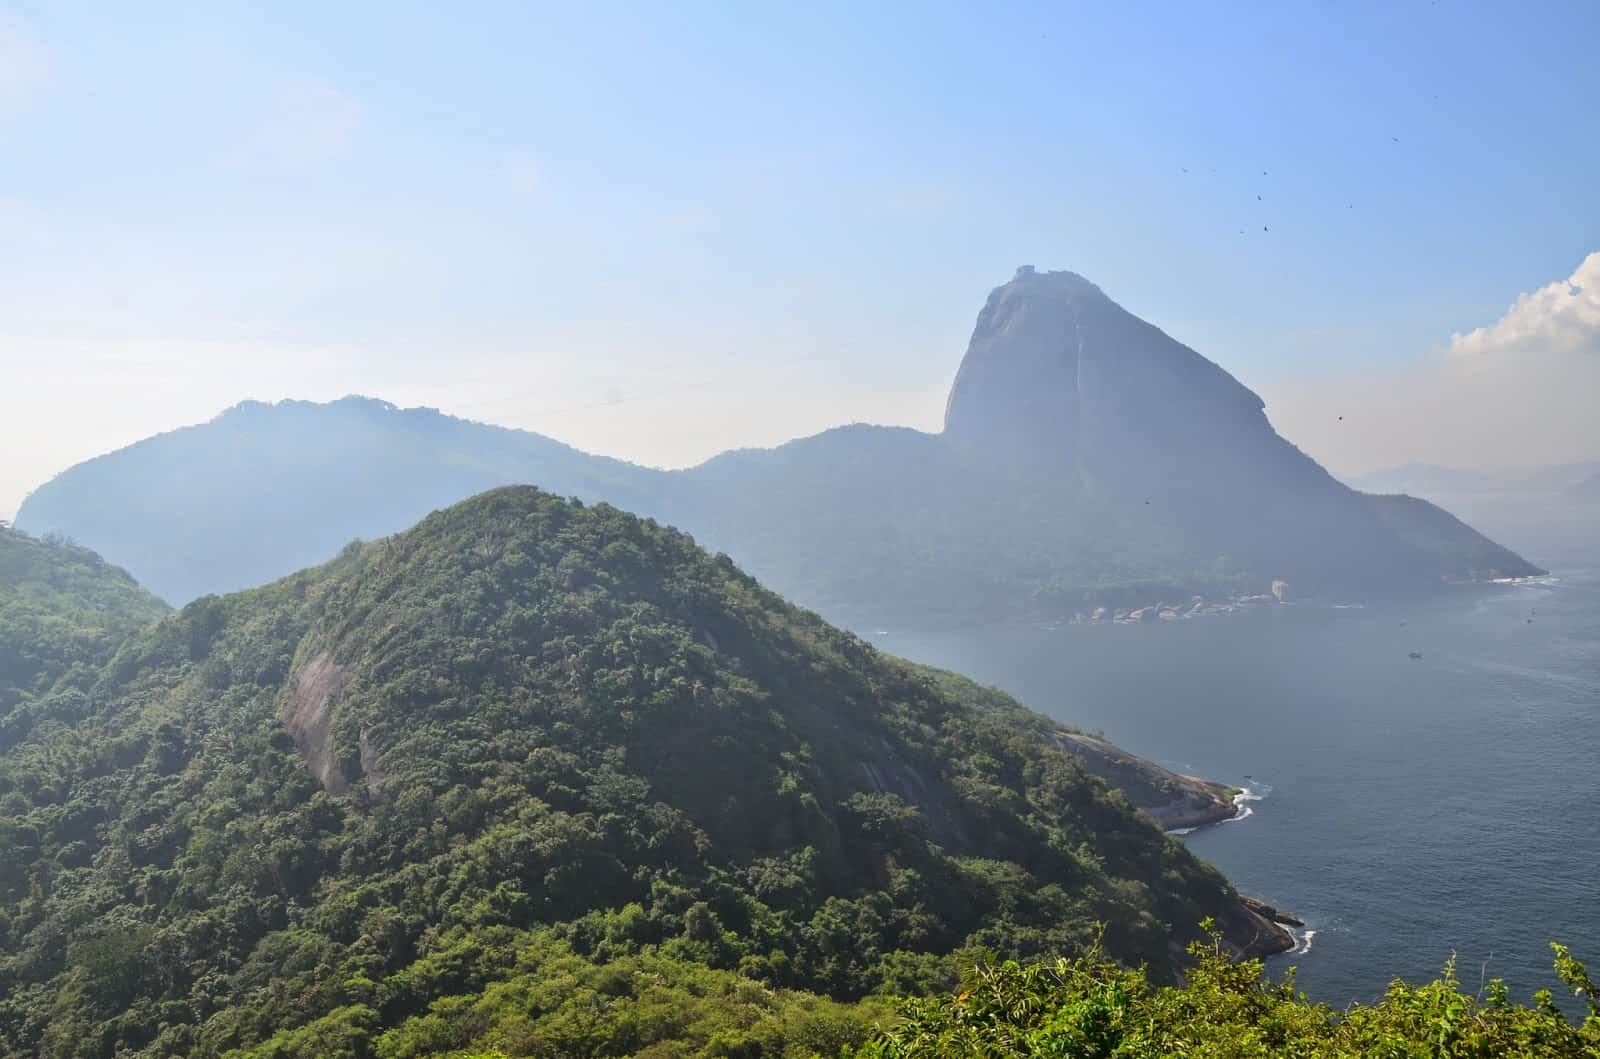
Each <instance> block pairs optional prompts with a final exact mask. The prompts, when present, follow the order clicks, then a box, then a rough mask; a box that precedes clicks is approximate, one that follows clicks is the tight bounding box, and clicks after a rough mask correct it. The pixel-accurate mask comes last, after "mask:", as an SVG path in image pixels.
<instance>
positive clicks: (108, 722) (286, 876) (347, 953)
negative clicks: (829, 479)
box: [0, 487, 1291, 1059]
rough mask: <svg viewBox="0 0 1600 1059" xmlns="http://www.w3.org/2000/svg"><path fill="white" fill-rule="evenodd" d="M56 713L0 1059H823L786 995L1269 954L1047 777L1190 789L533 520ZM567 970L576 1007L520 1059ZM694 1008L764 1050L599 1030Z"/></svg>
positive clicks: (1194, 882)
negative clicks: (1208, 938)
mask: <svg viewBox="0 0 1600 1059" xmlns="http://www.w3.org/2000/svg"><path fill="white" fill-rule="evenodd" d="M86 589H87V591H86V592H85V594H84V596H83V597H82V598H81V607H82V608H89V609H93V608H94V607H95V606H97V605H98V603H97V602H96V601H98V600H101V599H103V598H104V593H102V592H101V591H100V590H99V589H98V588H97V587H95V586H94V585H93V584H90V585H87V586H86ZM135 609H136V611H137V612H138V613H140V614H143V613H145V612H146V611H148V610H149V609H150V608H149V607H148V605H143V604H142V605H140V606H139V607H137V608H135ZM53 694H55V695H57V696H63V695H66V694H67V693H66V692H60V691H58V692H55V693H53ZM42 701H44V702H45V703H47V704H48V703H49V702H50V697H49V696H46V698H45V699H44V700H42ZM71 707H72V709H74V710H75V711H76V719H75V723H74V724H73V725H72V726H71V727H70V728H66V727H61V726H54V727H50V726H40V727H37V728H35V729H34V730H32V731H30V732H28V733H25V736H24V738H23V739H22V740H20V741H14V742H12V743H11V744H6V745H0V804H3V811H0V837H3V838H4V840H5V841H4V842H3V843H0V983H4V986H5V990H4V991H3V992H0V1054H4V1055H7V1056H10V1055H18V1056H21V1055H58V1056H95V1057H102V1056H103V1057H106V1059H109V1057H111V1056H112V1055H135V1054H137V1055H150V1056H157V1055H163V1056H164V1055H185V1056H219V1055H222V1054H224V1053H226V1054H229V1055H259V1056H263V1057H264V1056H288V1055H293V1056H313V1055H316V1056H322V1055H397V1056H398V1055H417V1056H420V1055H433V1054H445V1053H451V1054H461V1053H459V1052H457V1049H458V1048H460V1047H462V1046H463V1045H464V1044H466V1043H467V1042H469V1041H473V1040H477V1039H479V1038H480V1037H486V1038H487V1039H488V1040H489V1041H490V1042H492V1043H493V1044H496V1045H499V1046H503V1047H505V1048H507V1050H508V1051H509V1052H518V1053H520V1054H542V1055H572V1054H606V1055H622V1054H637V1053H644V1054H663V1055H665V1054H673V1055H679V1054H682V1055H688V1054H702V1055H718V1054H720V1055H729V1054H736V1055H756V1054H761V1055H777V1054H792V1055H800V1054H812V1050H813V1049H817V1048H821V1049H823V1050H824V1051H825V1054H838V1051H839V1043H840V1042H841V1041H844V1042H848V1041H850V1040H851V1039H852V1037H851V1036H850V1034H852V1033H853V1034H855V1035H856V1036H855V1037H854V1039H856V1040H859V1039H860V1035H861V1034H862V1033H863V1032H864V1030H865V1023H864V1021H863V1022H859V1023H858V1022H854V1021H841V1020H843V1014H842V1013H840V1012H837V1011H833V1010H832V1009H827V1008H825V1007H824V1008H822V1015H821V1016H817V1015H815V1014H814V1012H815V1011H816V1010H817V1009H818V1006H819V1005H821V1004H823V1003H824V1002H823V1001H822V1000H820V999H819V998H816V997H812V998H810V1000H805V999H804V998H801V1000H799V1001H796V1000H795V999H794V998H793V996H792V995H791V994H789V993H788V992H786V991H787V990H793V989H805V990H810V991H812V992H814V993H822V994H827V995H829V996H831V997H833V998H835V999H852V998H857V997H861V996H864V995H868V994H872V993H875V992H878V991H888V992H894V991H907V990H910V991H913V992H915V991H917V990H921V989H927V988H930V987H932V988H938V987H942V986H944V985H947V984H949V983H951V982H953V980H954V974H955V970H956V965H957V963H958V958H957V956H956V954H957V953H958V952H959V951H973V950H975V949H976V948H978V947H981V948H983V949H986V950H991V951H994V952H998V953H1000V954H1002V955H1006V956H1012V955H1016V956H1050V955H1053V954H1057V953H1076V952H1082V951H1085V950H1086V949H1088V948H1090V947H1091V946H1092V945H1093V944H1094V943H1095V941H1096V939H1097V938H1100V939H1101V940H1102V941H1103V945H1104V947H1105V949H1106V951H1107V952H1108V953H1109V954H1110V955H1112V956H1114V957H1116V958H1117V959H1119V960H1121V961H1123V962H1124V963H1126V964H1129V965H1134V964H1139V963H1144V964H1147V965H1148V966H1149V967H1150V968H1151V970H1152V972H1153V973H1154V974H1155V975H1156V976H1158V977H1160V978H1168V979H1170V978H1171V977H1172V975H1173V974H1174V972H1175V969H1176V967H1177V966H1178V964H1179V962H1180V961H1181V943H1182V942H1185V941H1187V940H1190V939H1193V938H1195V937H1197V936H1198V930H1197V924H1198V923H1199V922H1200V921H1201V920H1202V918H1204V917H1206V916H1211V917H1214V918H1215V919H1216V920H1217V922H1218V923H1219V924H1220V926H1221V928H1222V930H1223V931H1224V933H1225V937H1226V939H1227V940H1228V943H1229V945H1230V946H1231V947H1232V948H1233V950H1234V951H1236V952H1244V953H1262V952H1269V951H1275V950H1279V949H1282V948H1284V947H1286V946H1287V945H1288V944H1289V943H1290V940H1291V939H1290V938H1289V936H1288V935H1287V934H1286V933H1285V932H1284V931H1283V930H1282V929H1281V928H1278V927H1277V926H1275V925H1273V923H1272V922H1270V917H1271V916H1272V914H1273V913H1272V911H1271V910H1270V909H1264V908H1263V906H1260V905H1259V904H1258V903H1252V902H1248V901H1247V900H1246V899H1243V898H1241V897H1240V896H1239V895H1238V894H1237V893H1236V892H1235V891H1234V890H1233V888H1232V887H1231V886H1230V885H1229V884H1228V883H1227V882H1226V881H1225V880H1224V879H1223V878H1222V877H1221V876H1220V875H1219V874H1218V873H1217V872H1216V871H1215V870H1213V869H1211V868H1210V867H1208V866H1206V865H1204V864H1203V863H1201V862H1200V861H1198V860H1197V859H1196V858H1195V857H1193V856H1192V855H1191V854H1190V853H1189V852H1188V851H1187V849H1186V848H1185V847H1184V846H1183V845H1182V844H1181V843H1179V842H1177V841H1175V840H1172V839H1169V838H1167V837H1165V836H1164V835H1163V834H1162V833H1161V831H1160V830H1159V829H1158V828H1157V827H1156V826H1154V825H1153V824H1152V823H1151V821H1150V820H1148V819H1146V818H1144V817H1143V816H1141V815H1140V814H1139V813H1138V812H1137V811H1136V810H1135V809H1134V807H1133V805H1132V804H1130V802H1129V800H1128V798H1126V797H1124V796H1123V795H1121V794H1117V793H1114V792H1113V791H1112V790H1111V789H1110V788H1108V787H1107V786H1106V784H1105V783H1104V782H1102V781H1101V780H1100V779H1098V778H1097V777H1096V776H1095V775H1094V774H1093V773H1092V772H1091V770H1090V768H1089V767H1086V765H1087V766H1092V767H1094V768H1098V769H1102V770H1108V771H1113V772H1116V771H1122V772H1124V773H1125V775H1124V776H1123V777H1122V779H1123V781H1125V785H1126V786H1127V787H1128V788H1129V789H1130V790H1131V791H1132V792H1133V797H1135V798H1137V799H1140V800H1142V801H1147V802H1149V803H1151V804H1153V805H1155V806H1157V807H1158V808H1159V807H1162V806H1166V805H1168V804H1169V803H1171V802H1173V801H1175V800H1176V801H1182V800H1183V799H1184V798H1185V797H1187V796H1188V795H1190V794H1198V795H1199V796H1200V801H1202V802H1203V801H1205V800H1206V799H1208V798H1209V799H1211V800H1216V795H1215V794H1214V793H1207V792H1208V790H1209V788H1208V786H1207V785H1205V784H1203V783H1200V782H1199V781H1192V780H1186V779H1184V778H1182V777H1173V776H1172V775H1171V774H1170V773H1163V771H1162V770H1159V769H1155V768H1154V767H1152V766H1148V765H1147V764H1141V763H1139V762H1138V761H1137V759H1132V758H1130V757H1128V756H1127V755H1124V754H1122V753H1121V752H1120V751H1117V750H1116V749H1115V748H1113V747H1109V746H1108V745H1107V744H1105V743H1103V742H1101V741H1099V740H1096V739H1093V738H1092V737H1088V736H1084V735H1081V734H1080V733H1075V732H1072V731H1070V730H1068V729H1064V728H1062V727H1061V726H1060V725H1058V724H1056V723H1054V722H1052V721H1050V720H1047V719H1046V718H1044V717H1041V716H1039V715H1037V714H1033V713H1030V712H1029V711H1027V710H1025V709H1023V708H1022V707H1020V706H1018V705H1017V704H1016V703H1015V702H1013V701H1012V700H1010V699H1008V698H1006V697H1005V696H1004V695H1001V694H999V693H998V692H993V691H987V690H984V689H981V688H978V687H976V686H975V685H972V684H971V683H970V682H967V681H965V680H962V679H961V678H958V677H955V676H953V675H951V674H945V673H939V672H935V671H931V670H927V669H924V668H921V667H918V666H914V665H911V664H909V663H906V662H903V661H901V660H899V659H896V658H893V657H891V656H888V655H884V654H881V653H880V652H878V651H877V650H875V649H874V648H873V647H871V646H870V645H868V644H867V643H865V642H863V641H862V640H860V639H858V638H856V637H855V636H852V635H851V634H849V633H845V632H842V631H840V630H838V629H835V628H832V627H830V626H828V625H827V624H825V623H824V622H822V621H821V620H820V619H819V618H817V617H816V616H815V615H814V614H810V613H808V612H805V611H802V610H799V609H798V608H795V607H793V606H791V605H789V604H787V603H785V602H784V601H783V600H782V599H780V598H779V597H777V596H775V595H774V594H772V593H771V592H768V591H766V590H765V589H763V588H761V587H760V586H759V585H758V584H757V583H756V582H755V581H754V580H753V579H752V578H750V577H749V576H747V575H746V574H744V573H742V572H741V571H740V570H739V569H738V568H736V567H735V566H734V565H733V563H731V562H730V561H728V560H727V559H726V558H725V557H713V556H711V555H710V554H708V553H706V552H705V551H703V550H702V549H700V548H698V547H696V546H695V545H694V543H693V542H692V541H691V540H690V539H689V538H687V537H686V536H684V535H682V534H680V533H678V532H676V531H673V530H670V529H667V528H664V527H662V526H660V525H659V524H657V523H654V522H652V521H649V520H642V519H638V518H635V517H633V516H631V515H627V514H624V513H622V512H620V511H617V510H616V509H614V508H612V507H609V506H606V505H600V506H588V507H585V506H581V505H578V504H575V503H572V502H568V501H563V500H560V499H557V498H555V497H552V496H549V495H547V494H543V493H540V492H538V491H536V490H534V489H531V488H525V487H523V488H509V489H501V490H496V491H494V492H490V493H487V494H484V495H482V496H478V497H475V498H473V499H471V500H469V501H466V502H464V503H461V504H458V505H456V506H453V507H450V508H448V509H446V510H443V511H440V512H436V513H434V514H432V515H430V516H429V517H428V518H426V519H425V520H423V522H422V523H421V524H420V525H418V526H416V527H415V528H414V529H411V530H408V531H406V532H404V533H401V534H399V535H397V536H394V537H391V538H388V539H386V540H383V541H381V542H378V543H375V544H370V545H367V546H364V547H361V546H355V547H350V548H347V549H345V550H344V551H343V552H342V553H341V554H340V555H339V556H338V558H336V559H335V560H333V561H331V562H329V563H327V564H325V565H323V566H322V567H319V568H317V569H313V570H306V571H302V572H300V573H297V574H294V575H292V576H290V577H288V578H286V579H284V580H281V581H278V582H276V583H273V584H271V585H268V586H266V587H263V588H259V589H255V590H252V591H248V592H243V593H239V594H234V595H229V596H224V597H220V598H218V597H210V598H206V599H202V600H199V601H196V602H195V603H192V604H190V605H189V606H187V607H185V608H184V609H183V610H182V611H181V612H178V613H175V614H172V615H170V616H169V617H167V618H166V619H165V620H162V621H160V622H159V623H157V624H155V625H154V626H151V627H149V628H147V629H145V630H143V631H140V632H137V633H135V634H134V635H133V636H132V637H131V638H130V639H128V640H127V641H126V642H124V643H123V645H122V646H121V647H120V649H119V650H118V651H117V652H116V653H115V655H114V657H112V658H110V659H109V660H108V661H107V662H105V663H104V665H103V666H101V667H100V668H99V669H98V671H97V672H96V674H95V676H94V679H93V683H92V694H90V695H88V696H86V697H81V696H79V697H71ZM1152 785H1153V786H1152ZM637 960H648V961H651V962H650V963H649V970H648V973H641V974H638V975H637V976H636V975H635V973H634V972H633V971H629V972H627V973H624V972H622V971H619V970H613V971H612V972H611V973H610V974H609V975H602V974H601V972H600V970H599V968H598V967H597V966H596V965H598V964H607V965H611V964H613V963H614V962H615V961H637ZM632 966H635V967H636V964H635V965H632ZM574 968H576V969H577V970H578V972H579V973H583V974H588V975H589V980H590V981H592V982H593V983H594V989H593V990H591V991H590V992H589V993H587V994H585V995H587V996H590V997H592V999H593V1003H591V1004H589V1005H587V1006H583V1007H581V1010H576V1009H575V1010H574V1012H573V1013H572V1015H571V1018H570V1019H551V1020H549V1021H546V1022H541V1026H542V1027H543V1028H542V1029H541V1030H540V1031H539V1032H538V1034H537V1036H534V1035H533V1029H532V1027H533V1022H532V1021H531V1020H535V1019H539V1020H545V1019H547V1017H548V1016H549V1015H550V1013H551V1011H553V1010H554V1008H553V1004H551V1005H547V1004H546V1003H545V1001H544V1000H534V999H531V998H530V996H529V994H528V992H527V991H528V990H536V991H537V996H539V997H541V998H548V997H550V996H551V995H552V994H550V993H549V989H550V988H552V986H551V983H552V982H553V981H555V980H557V979H559V978H560V977H561V976H564V975H570V974H572V973H574ZM712 969H715V971H716V972H717V973H719V974H722V975H724V976H728V977H729V978H731V973H732V972H734V971H737V972H738V974H739V976H741V977H740V980H742V981H743V985H742V986H741V987H740V988H741V989H742V993H740V994H739V995H740V996H746V997H751V996H753V997H755V998H756V999H757V1000H759V1002H760V1005H761V1006H762V1007H764V1009H765V1010H767V1011H769V1012H771V1011H776V1010H778V1008H779V1005H784V1010H785V1011H789V1012H790V1014H791V1015H792V1017H793V1019H794V1020H798V1021H792V1022H790V1024H788V1025H787V1026H769V1027H768V1032H770V1033H771V1034H773V1035H774V1036H773V1037H772V1039H771V1041H769V1044H768V1045H767V1046H765V1050H762V1049H761V1048H757V1047H756V1046H755V1045H753V1044H752V1045H750V1046H748V1047H743V1048H732V1047H731V1046H728V1047H723V1048H712V1047H710V1046H706V1047H704V1049H703V1050H702V1047H701V1046H699V1045H697V1046H696V1047H695V1048H694V1049H692V1050H671V1051H658V1052H644V1049H645V1046H647V1045H648V1044H650V1042H651V1041H652V1040H656V1039H660V1038H661V1037H670V1038H675V1039H676V1038H680V1037H688V1036H691V1035H692V1034H691V1030H690V1028H689V1024H690V1022H691V1021H692V1019H691V1013H694V1012H702V1013H703V1010H704V1008H705V1007H706V1005H707V1004H708V1003H709V1001H707V1000H706V999H704V993H703V991H702V992H699V993H696V992H693V991H686V992H685V993H684V994H683V995H682V996H681V997H680V998H679V999H677V1000H675V1001H673V1002H671V1003H668V1002H667V1001H665V1000H664V999H658V1000H657V1001H656V1002H655V1006H654V1007H651V1006H650V1003H651V1002H649V1001H647V1000H645V999H642V998H641V996H642V994H639V993H636V990H641V991H642V990H645V989H647V988H650V986H649V984H648V983H649V982H652V981H653V982H656V983H657V984H660V983H662V982H664V981H668V980H671V981H681V980H683V979H684V978H686V977H689V976H698V977H697V978H696V979H695V980H698V981H702V982H721V981H722V979H718V978H716V977H714V976H713V972H712ZM608 983H609V984H608ZM733 984H736V983H733V982H729V983H728V987H729V988H732V985H733ZM480 994H481V996H480ZM496 997H498V998H499V999H498V1000H495V999H494V998H496ZM469 1003H470V1004H472V1005H474V1006H472V1007H467V1006H464V1005H466V1004H469ZM633 1004H638V1005H639V1007H638V1008H637V1010H638V1011H640V1012H641V1013H642V1014H641V1015H640V1017H639V1020H638V1025H636V1026H635V1025H633V1024H632V1023H630V1025H629V1026H628V1027H627V1028H625V1029H623V1028H618V1029H615V1030H613V1031H609V1032H610V1033H612V1034H613V1035H612V1036H606V1037H605V1038H604V1039H601V1038H600V1037H599V1036H590V1037H584V1038H581V1043H580V1038H575V1037H571V1036H570V1035H571V1034H574V1033H577V1034H581V1033H583V1032H584V1031H585V1027H587V1028H589V1032H590V1033H591V1034H593V1033H597V1032H598V1031H595V1030H594V1029H593V1027H594V1026H595V1019H596V1018H598V1017H600V1015H601V1014H602V1012H604V1013H610V1012H613V1011H614V1010H615V1009H617V1006H618V1005H633ZM791 1004H794V1005H804V1010H801V1007H800V1006H795V1007H793V1008H791V1007H789V1005H791ZM485 1005H487V1006H485ZM501 1005H503V1006H501ZM630 1010H634V1009H633V1008H631V1007H630ZM651 1012H653V1014H650V1013H651ZM807 1012H812V1014H808V1013H807ZM606 1017H607V1018H609V1017H610V1015H609V1014H608V1015H607V1016H606ZM567 1023H570V1025H569V1024H567ZM730 1032H731V1031H730ZM617 1034H620V1035H621V1036H617ZM784 1034H787V1035H788V1036H789V1038H790V1039H794V1040H795V1041H796V1043H795V1045H794V1049H793V1050H785V1049H784V1047H783V1046H782V1043H781V1042H782V1041H783V1040H784ZM841 1034H843V1035H844V1036H843V1037H841V1036H840V1035H841ZM807 1040H809V1041H812V1042H813V1043H812V1044H811V1045H810V1046H809V1047H807V1046H805V1045H804V1043H803V1042H804V1041H807ZM516 1041H521V1042H524V1044H525V1045H526V1047H523V1046H522V1045H513V1044H511V1043H508V1042H516ZM774 1041H775V1042H777V1043H772V1042H774ZM530 1042H542V1043H540V1044H539V1046H538V1047H535V1046H534V1043H530ZM562 1042H567V1043H562ZM816 1042H822V1043H816ZM829 1042H831V1043H829ZM702 1044H704V1042H702ZM723 1044H724V1045H727V1044H728V1041H727V1040H726V1039H724V1040H723ZM235 1049H244V1051H235Z"/></svg>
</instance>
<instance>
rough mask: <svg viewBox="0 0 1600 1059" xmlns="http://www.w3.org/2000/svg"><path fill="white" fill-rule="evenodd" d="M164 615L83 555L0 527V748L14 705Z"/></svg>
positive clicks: (122, 576)
mask: <svg viewBox="0 0 1600 1059" xmlns="http://www.w3.org/2000/svg"><path fill="white" fill-rule="evenodd" d="M168 609H169V608H168V607H167V605H166V604H164V603H162V602H161V601H160V600H158V599H156V598H155V597H154V596H152V595H150V593H148V592H146V591H145V590H144V589H142V588H140V587H139V585H138V584H136V583H135V582H134V580H133V578H131V577H129V576H128V574H127V573H126V572H125V571H123V570H121V569H118V568H117V567H115V566H112V565H111V564H109V563H107V562H106V561H105V560H103V559H101V558H100V556H98V555H96V554H95V553H94V552H92V551H89V550H88V549H87V548H80V547H77V546H76V545H73V544H69V543H67V542H65V541H61V540H54V539H50V540H38V539H36V538H33V537H30V536H28V535H27V534H26V533H22V532H19V531H17V530H14V529H11V528H10V527H9V526H6V525H4V524H3V523H0V747H3V746H4V745H5V740H6V734H5V733H6V732H7V731H9V730H11V729H12V728H14V727H15V725H16V724H17V723H18V721H19V718H17V717H15V716H12V710H13V709H14V708H16V707H17V706H18V703H19V702H21V701H22V700H23V699H25V698H29V697H32V696H34V695H36V694H38V693H40V692H42V691H45V690H48V689H49V688H50V687H51V686H53V685H54V684H55V682H56V681H58V680H60V679H62V678H63V677H64V676H66V675H67V674H68V673H69V672H71V671H73V670H74V667H77V669H78V670H79V671H80V673H81V672H83V671H85V670H87V669H88V668H89V667H92V666H94V665H96V664H98V663H99V662H102V661H104V660H105V657H106V656H107V655H108V654H109V653H110V652H111V650H112V649H113V648H115V647H116V645H117V643H118V642H120V640H121V639H122V637H124V636H126V635H127V634H128V633H130V632H131V631H133V630H134V629H137V628H138V627H140V626H142V625H146V624H148V623H150V622H153V621H155V620H156V619H157V618H159V617H160V616H161V615H162V614H165V613H166V612H167V611H168Z"/></svg>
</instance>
